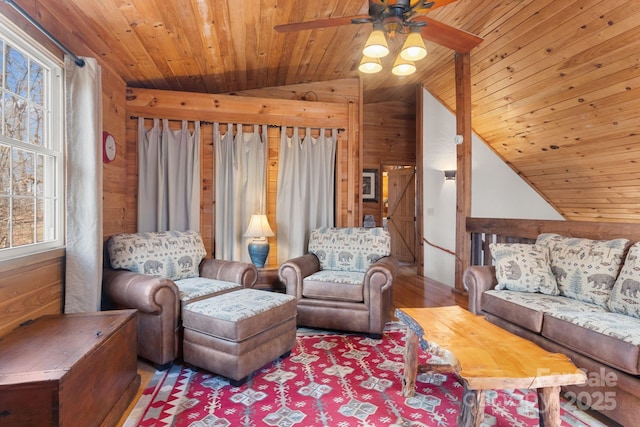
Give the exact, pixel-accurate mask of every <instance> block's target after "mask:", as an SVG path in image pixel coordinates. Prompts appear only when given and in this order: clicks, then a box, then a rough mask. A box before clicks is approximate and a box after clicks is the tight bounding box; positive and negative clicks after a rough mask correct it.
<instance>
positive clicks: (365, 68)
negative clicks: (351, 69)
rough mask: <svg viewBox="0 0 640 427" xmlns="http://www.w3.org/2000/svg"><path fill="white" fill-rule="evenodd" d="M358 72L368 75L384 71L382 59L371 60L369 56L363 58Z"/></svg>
mask: <svg viewBox="0 0 640 427" xmlns="http://www.w3.org/2000/svg"><path fill="white" fill-rule="evenodd" d="M358 70H360V71H361V72H363V73H366V74H374V73H378V72H380V71H382V62H380V58H369V57H368V56H363V57H362V60H361V61H360V66H359V67H358Z"/></svg>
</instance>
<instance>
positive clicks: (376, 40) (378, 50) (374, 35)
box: [362, 29, 389, 58]
mask: <svg viewBox="0 0 640 427" xmlns="http://www.w3.org/2000/svg"><path fill="white" fill-rule="evenodd" d="M362 54H363V55H364V56H368V57H369V58H382V57H385V56H387V55H388V54H389V47H388V45H387V38H386V37H385V35H384V31H382V30H375V29H374V30H373V31H372V32H371V34H369V38H368V39H367V42H366V43H365V45H364V49H362Z"/></svg>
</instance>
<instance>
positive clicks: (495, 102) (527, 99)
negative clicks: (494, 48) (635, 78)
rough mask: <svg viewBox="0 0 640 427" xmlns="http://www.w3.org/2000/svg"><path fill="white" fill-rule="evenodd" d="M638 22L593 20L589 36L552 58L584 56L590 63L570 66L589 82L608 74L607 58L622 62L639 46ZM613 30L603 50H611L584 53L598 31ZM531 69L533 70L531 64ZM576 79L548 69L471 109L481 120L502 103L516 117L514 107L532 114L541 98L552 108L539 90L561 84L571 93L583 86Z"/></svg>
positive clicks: (560, 70) (633, 17) (564, 71)
mask: <svg viewBox="0 0 640 427" xmlns="http://www.w3.org/2000/svg"><path fill="white" fill-rule="evenodd" d="M624 9H626V8H625V7H620V8H619V9H618V10H617V12H618V13H620V14H623V15H622V16H625V15H624V14H625V10H624ZM628 12H629V11H628V10H627V13H626V16H629V14H628ZM614 16H615V13H614ZM616 17H617V16H616ZM638 18H639V16H637V15H631V16H629V18H628V19H623V20H622V21H620V22H616V24H614V25H610V24H609V23H607V21H606V20H603V19H601V18H596V20H595V21H594V22H592V23H590V25H588V28H590V29H591V31H590V34H582V35H581V37H576V38H575V39H576V40H579V41H578V42H577V43H574V44H572V45H571V46H568V47H567V48H565V49H561V50H556V51H555V52H554V54H555V55H561V57H562V58H578V57H585V56H588V57H589V58H590V59H591V61H586V60H580V61H573V62H574V64H575V67H578V68H579V69H580V70H581V71H582V73H580V74H579V76H580V77H581V80H582V82H584V81H590V80H592V79H593V77H592V75H593V73H596V74H601V73H606V72H608V70H609V61H607V59H608V58H613V57H615V56H621V57H625V56H626V58H629V53H632V52H633V49H635V47H634V44H635V46H637V45H638V43H640V42H639V40H640V29H638V28H637V26H636V24H635V23H636V22H637V19H638ZM598 24H599V25H598ZM629 24H631V25H629ZM614 26H617V29H616V32H618V33H619V34H618V35H617V36H616V35H611V39H609V40H610V41H609V42H607V46H611V49H602V48H600V49H599V50H598V52H599V55H598V56H595V55H593V53H586V52H587V51H590V52H593V51H594V49H593V48H595V47H598V45H599V44H600V43H601V40H602V31H601V30H603V29H604V30H605V31H606V30H612V29H613V27H614ZM616 39H621V41H620V43H619V46H620V48H615V46H614V44H615V43H616ZM592 47H593V48H592ZM620 50H624V52H621V53H618V51H620ZM551 60H552V59H549V61H547V62H550V61H551ZM595 60H597V61H598V64H597V65H596V64H594V61H595ZM589 62H591V63H590V64H589V65H588V66H587V67H584V64H585V63H589ZM532 66H534V67H535V64H534V65H532ZM620 66H624V64H620ZM516 67H517V66H516ZM611 72H613V71H611ZM515 77H516V76H514V78H515ZM558 77H561V80H559V79H558ZM576 77H577V76H576V75H574V72H573V70H571V69H570V68H568V67H562V68H558V67H554V66H550V67H549V68H547V71H546V72H540V73H534V74H533V75H531V76H528V78H527V79H526V81H525V82H524V84H520V85H518V90H517V92H516V93H515V94H513V95H512V96H510V95H508V92H509V90H510V89H512V86H508V87H505V88H504V89H501V90H499V91H498V92H496V93H494V94H492V95H490V96H488V97H485V98H482V99H481V100H479V101H480V105H478V107H477V108H475V109H474V116H475V117H478V118H481V117H482V116H483V114H485V113H486V114H489V115H491V114H492V113H491V109H492V107H493V108H500V105H504V104H506V103H507V102H506V100H508V105H509V111H511V113H512V114H515V113H516V111H517V107H518V106H519V105H522V108H526V109H529V110H533V108H532V103H534V102H535V101H536V98H538V99H539V98H541V97H544V98H545V101H546V104H547V105H549V106H551V105H553V104H552V103H550V102H548V101H549V99H548V97H547V96H548V95H549V92H550V91H549V90H546V91H541V90H540V87H544V88H549V87H552V86H553V87H557V86H558V84H561V85H563V86H566V87H570V88H571V89H575V88H576V87H577V86H579V85H581V84H584V83H581V82H580V81H575V80H573V79H575V78H576ZM542 80H546V81H542ZM549 80H552V81H551V83H549ZM527 84H528V86H527ZM555 92H556V93H555V94H552V95H551V96H555V97H557V96H558V94H560V96H567V95H569V96H570V93H572V92H578V91H577V90H572V91H570V92H569V93H566V92H565V93H564V94H563V93H560V91H558V90H557V89H556V91H555ZM487 98H488V99H487Z"/></svg>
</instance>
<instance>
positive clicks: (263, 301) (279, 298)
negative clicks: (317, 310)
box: [182, 289, 297, 342]
mask: <svg viewBox="0 0 640 427" xmlns="http://www.w3.org/2000/svg"><path fill="white" fill-rule="evenodd" d="M296 313H297V304H296V298H295V297H294V296H292V295H285V294H279V293H275V292H269V291H261V290H258V289H240V290H237V291H233V292H228V293H225V294H222V295H218V296H214V297H211V298H207V299H203V300H200V301H196V302H193V303H191V304H188V305H186V306H185V308H184V311H183V313H182V323H183V326H184V327H185V328H188V329H191V330H194V331H198V332H201V333H203V334H207V335H212V336H215V337H218V338H222V339H226V340H230V341H235V342H239V341H243V340H245V339H248V338H251V337H252V336H254V335H257V334H259V333H261V332H263V331H264V330H265V329H268V328H270V327H271V326H273V325H276V324H278V323H282V322H284V321H285V320H287V319H291V318H293V317H295V316H296Z"/></svg>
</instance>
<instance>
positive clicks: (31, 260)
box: [0, 249, 64, 337]
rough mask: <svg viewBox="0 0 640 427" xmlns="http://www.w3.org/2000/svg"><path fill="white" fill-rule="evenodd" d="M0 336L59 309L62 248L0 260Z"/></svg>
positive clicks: (62, 264) (60, 307)
mask: <svg viewBox="0 0 640 427" xmlns="http://www.w3.org/2000/svg"><path fill="white" fill-rule="evenodd" d="M0 276H2V286H0V337H1V336H3V335H6V334H7V333H8V332H10V331H11V330H13V329H15V328H16V327H17V326H18V325H20V324H21V323H23V322H26V321H28V320H31V319H36V318H38V317H40V316H42V315H45V314H58V313H61V312H62V301H63V300H62V298H63V297H62V286H63V283H64V250H63V249H58V250H54V251H48V252H45V253H42V254H37V255H33V256H28V257H21V258H16V259H14V260H9V261H4V262H3V263H1V264H0Z"/></svg>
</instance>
